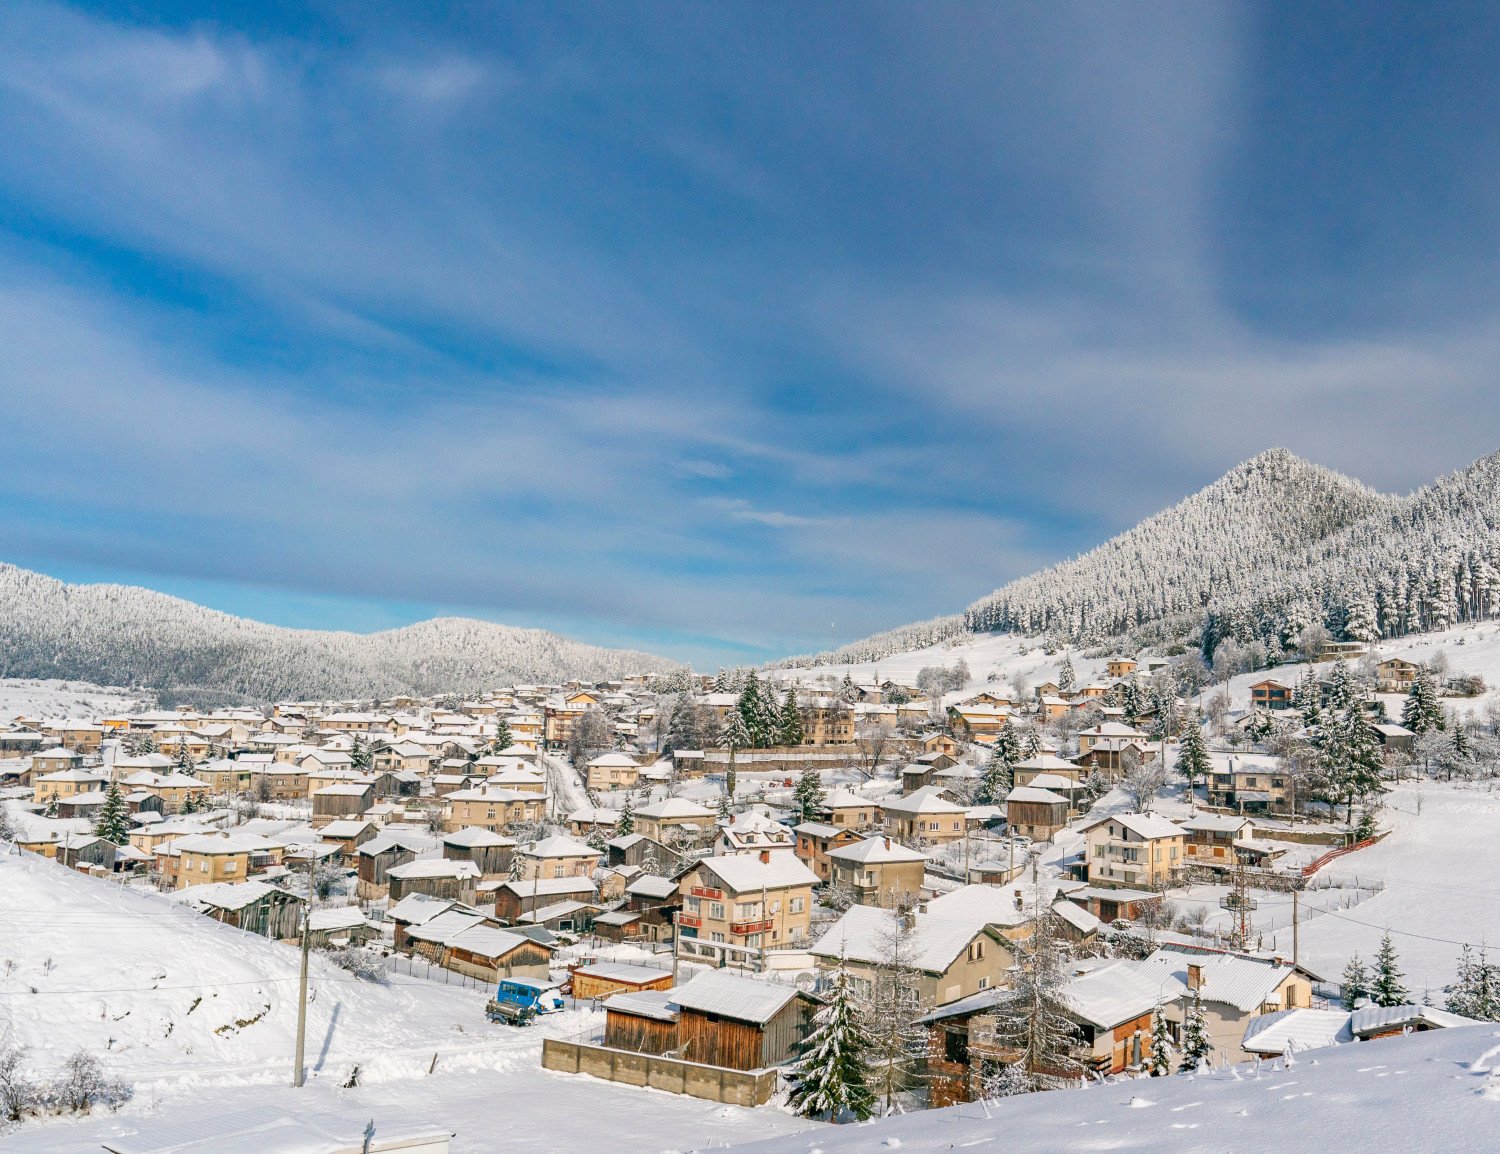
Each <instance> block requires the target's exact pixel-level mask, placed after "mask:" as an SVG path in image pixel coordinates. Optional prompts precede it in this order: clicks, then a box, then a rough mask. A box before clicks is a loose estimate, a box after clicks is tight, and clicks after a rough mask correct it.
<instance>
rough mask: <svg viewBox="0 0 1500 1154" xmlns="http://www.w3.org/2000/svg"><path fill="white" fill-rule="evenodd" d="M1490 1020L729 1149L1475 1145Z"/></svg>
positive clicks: (1494, 1096)
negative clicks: (1253, 1062)
mask: <svg viewBox="0 0 1500 1154" xmlns="http://www.w3.org/2000/svg"><path fill="white" fill-rule="evenodd" d="M1497 1040H1500V1039H1497V1035H1496V1031H1495V1028H1494V1027H1493V1026H1471V1027H1465V1028H1463V1029H1458V1030H1435V1031H1432V1032H1430V1033H1426V1034H1414V1035H1410V1036H1407V1037H1404V1038H1386V1039H1383V1040H1380V1041H1374V1042H1357V1043H1354V1044H1352V1045H1345V1046H1337V1047H1334V1048H1331V1049H1323V1050H1316V1051H1307V1052H1305V1053H1303V1054H1301V1055H1299V1056H1296V1057H1294V1058H1293V1059H1292V1060H1291V1061H1290V1062H1288V1061H1285V1060H1277V1061H1274V1062H1267V1063H1264V1064H1263V1065H1261V1066H1260V1067H1258V1068H1257V1067H1252V1066H1244V1067H1231V1068H1230V1069H1220V1070H1214V1071H1212V1072H1211V1073H1207V1074H1199V1075H1183V1074H1178V1075H1175V1076H1173V1077H1170V1078H1158V1079H1148V1080H1144V1081H1131V1082H1121V1083H1116V1084H1113V1085H1104V1086H1090V1087H1088V1088H1086V1089H1082V1090H1058V1091H1054V1092H1052V1093H1048V1094H1028V1095H1024V1096H1022V1097H1018V1098H1004V1099H1001V1100H999V1101H997V1102H991V1103H988V1104H979V1103H976V1104H973V1105H967V1106H953V1107H949V1108H948V1109H946V1110H928V1111H925V1112H922V1113H919V1114H908V1115H906V1116H905V1117H897V1118H890V1119H887V1120H885V1121H880V1122H870V1123H867V1124H865V1125H852V1126H838V1127H833V1128H829V1129H823V1130H819V1131H818V1133H817V1136H816V1141H815V1142H811V1143H810V1142H809V1141H808V1136H806V1135H793V1136H791V1137H785V1138H777V1139H772V1140H770V1141H767V1142H756V1143H753V1144H751V1145H748V1146H744V1147H740V1148H739V1150H740V1154H807V1151H808V1150H809V1149H813V1148H816V1149H817V1150H819V1151H822V1152H823V1154H845V1152H846V1151H847V1152H849V1154H853V1152H854V1151H859V1152H861V1154H863V1152H865V1151H870V1150H883V1149H900V1150H903V1151H905V1152H906V1154H938V1152H939V1151H942V1152H944V1154H946V1152H948V1151H952V1150H964V1149H976V1150H980V1151H984V1150H999V1149H1009V1150H1057V1151H1097V1150H1149V1151H1152V1152H1153V1154H1171V1152H1177V1151H1180V1152H1182V1154H1189V1152H1191V1154H1198V1152H1201V1151H1217V1150H1262V1149H1268V1148H1273V1149H1282V1150H1287V1151H1303V1150H1321V1151H1344V1150H1361V1151H1367V1152H1369V1154H1376V1152H1387V1151H1389V1152H1393V1154H1394V1152H1397V1151H1400V1152H1402V1154H1406V1152H1408V1151H1413V1150H1474V1149H1478V1148H1480V1147H1482V1146H1484V1145H1486V1140H1484V1139H1482V1138H1480V1137H1478V1136H1479V1135H1483V1134H1492V1133H1493V1132H1494V1129H1495V1127H1496V1125H1497V1124H1500V1068H1497V1065H1496V1061H1497V1056H1500V1045H1497V1044H1496V1043H1497Z"/></svg>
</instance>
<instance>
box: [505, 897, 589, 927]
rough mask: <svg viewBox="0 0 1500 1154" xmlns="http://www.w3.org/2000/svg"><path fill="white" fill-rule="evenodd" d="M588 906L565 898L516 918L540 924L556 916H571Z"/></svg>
mask: <svg viewBox="0 0 1500 1154" xmlns="http://www.w3.org/2000/svg"><path fill="white" fill-rule="evenodd" d="M587 908H588V907H587V906H586V905H585V904H584V903H583V902H576V901H573V900H571V899H564V900H563V901H560V902H553V903H551V904H550V905H545V906H542V907H541V908H540V909H535V910H532V911H531V912H530V913H529V914H522V915H521V916H520V917H519V918H517V919H516V920H517V921H522V922H536V923H538V924H540V923H541V922H550V921H552V920H553V919H554V918H566V917H569V916H571V915H572V914H576V913H577V912H578V911H579V910H583V909H587Z"/></svg>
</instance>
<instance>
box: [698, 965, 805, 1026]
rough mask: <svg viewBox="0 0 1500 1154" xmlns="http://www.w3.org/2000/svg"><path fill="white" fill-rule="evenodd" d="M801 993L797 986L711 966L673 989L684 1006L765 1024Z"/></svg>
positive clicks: (742, 1020)
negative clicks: (686, 982)
mask: <svg viewBox="0 0 1500 1154" xmlns="http://www.w3.org/2000/svg"><path fill="white" fill-rule="evenodd" d="M797 994H798V990H797V988H796V987H795V986H783V985H780V984H778V983H776V982H769V981H763V980H761V979H759V978H747V977H741V976H740V975H739V974H731V973H729V972H728V971H726V970H710V971H709V972H707V973H703V974H699V975H698V976H697V977H696V978H694V979H693V980H692V981H690V982H689V983H688V984H687V985H685V986H680V987H678V988H677V989H676V990H674V991H672V1001H673V1002H674V1003H675V1004H677V1005H678V1006H681V1007H682V1008H683V1009H687V1010H697V1011H699V1012H700V1013H704V1014H719V1015H721V1016H722V1017H725V1018H734V1019H736V1020H737V1021H741V1022H753V1023H755V1024H756V1025H764V1024H765V1023H767V1022H769V1021H770V1020H771V1019H772V1018H774V1017H775V1016H776V1015H777V1013H779V1012H780V1010H781V1008H782V1007H783V1006H785V1005H786V1004H787V1003H788V1002H790V1001H791V1000H792V999H793V998H795V997H796V996H797Z"/></svg>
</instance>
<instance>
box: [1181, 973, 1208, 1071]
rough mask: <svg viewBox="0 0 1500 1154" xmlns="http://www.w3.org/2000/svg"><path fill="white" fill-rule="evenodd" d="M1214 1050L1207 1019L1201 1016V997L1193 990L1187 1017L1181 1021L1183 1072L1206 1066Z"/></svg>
mask: <svg viewBox="0 0 1500 1154" xmlns="http://www.w3.org/2000/svg"><path fill="white" fill-rule="evenodd" d="M1213 1052H1214V1044H1213V1039H1211V1038H1210V1037H1209V1035H1208V1021H1207V1019H1205V1018H1204V1016H1203V997H1202V995H1201V994H1200V993H1199V992H1198V991H1197V990H1194V991H1193V1004H1192V1006H1191V1008H1189V1010H1188V1014H1187V1019H1186V1020H1185V1021H1184V1022H1183V1023H1182V1065H1181V1067H1180V1069H1181V1070H1182V1071H1183V1072H1184V1073H1191V1072H1192V1071H1194V1070H1203V1069H1207V1068H1208V1060H1209V1057H1210V1056H1211V1055H1212V1054H1213Z"/></svg>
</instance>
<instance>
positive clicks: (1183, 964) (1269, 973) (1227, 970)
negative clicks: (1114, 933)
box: [1138, 945, 1318, 1062]
mask: <svg viewBox="0 0 1500 1154" xmlns="http://www.w3.org/2000/svg"><path fill="white" fill-rule="evenodd" d="M1138 968H1139V970H1140V972H1141V974H1142V975H1143V976H1145V977H1147V978H1148V979H1150V981H1151V982H1153V983H1154V984H1155V985H1156V986H1157V987H1158V989H1159V990H1160V991H1161V996H1162V998H1163V1001H1164V1002H1165V1003H1166V1007H1167V1011H1166V1012H1167V1020H1168V1022H1169V1023H1170V1024H1171V1026H1172V1028H1173V1030H1174V1033H1175V1032H1176V1031H1180V1030H1181V1027H1182V1023H1183V1021H1184V1019H1185V1017H1186V1015H1187V1012H1188V1009H1189V1007H1190V1006H1191V1004H1192V1003H1193V1001H1194V999H1195V998H1196V999H1198V1000H1200V1002H1201V1005H1202V1009H1203V1017H1204V1021H1205V1022H1206V1023H1207V1026H1208V1034H1209V1038H1210V1040H1211V1041H1212V1042H1213V1046H1214V1052H1215V1054H1216V1055H1217V1056H1218V1057H1219V1058H1221V1059H1222V1060H1224V1061H1227V1062H1245V1061H1249V1060H1250V1057H1251V1054H1250V1053H1249V1052H1248V1051H1246V1050H1245V1049H1244V1048H1243V1047H1242V1046H1241V1044H1240V1043H1241V1042H1242V1041H1243V1040H1244V1036H1245V1030H1246V1028H1247V1027H1248V1026H1249V1024H1250V1021H1251V1019H1252V1018H1256V1017H1259V1016H1260V1015H1262V1014H1273V1013H1275V1012H1276V1011H1277V1010H1293V1009H1305V1008H1307V1007H1309V1006H1311V1005H1312V983H1313V982H1314V981H1317V980H1318V978H1317V975H1316V974H1314V973H1312V971H1310V970H1307V969H1305V968H1304V967H1302V966H1299V965H1296V964H1294V963H1292V962H1288V961H1285V960H1283V959H1281V958H1262V957H1252V956H1250V955H1248V954H1236V953H1231V952H1229V951H1221V950H1210V949H1202V948H1198V947H1194V946H1179V945H1164V946H1162V947H1160V948H1159V949H1157V950H1156V952H1155V953H1153V954H1151V956H1150V957H1148V958H1146V959H1145V960H1143V961H1141V962H1139V963H1138ZM1178 1036H1180V1034H1179V1035H1178Z"/></svg>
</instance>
